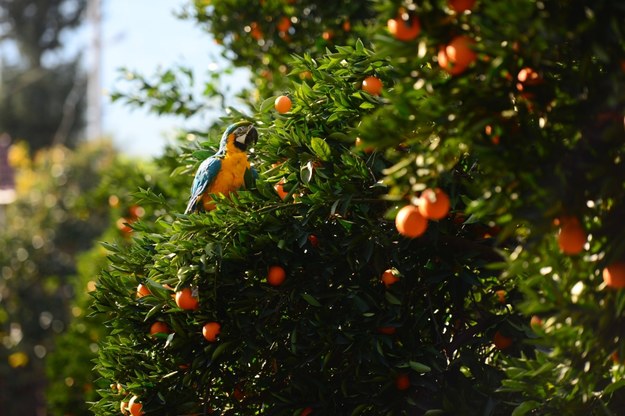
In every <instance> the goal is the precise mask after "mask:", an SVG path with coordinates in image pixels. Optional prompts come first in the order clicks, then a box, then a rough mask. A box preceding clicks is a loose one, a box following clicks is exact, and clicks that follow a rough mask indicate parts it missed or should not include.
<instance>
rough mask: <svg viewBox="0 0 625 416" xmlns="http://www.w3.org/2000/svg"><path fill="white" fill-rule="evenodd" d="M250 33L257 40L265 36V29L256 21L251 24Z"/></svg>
mask: <svg viewBox="0 0 625 416" xmlns="http://www.w3.org/2000/svg"><path fill="white" fill-rule="evenodd" d="M250 34H251V35H252V37H253V38H254V39H255V40H257V41H258V40H261V39H262V38H263V31H262V29H261V28H260V27H259V26H258V23H256V22H252V23H251V24H250Z"/></svg>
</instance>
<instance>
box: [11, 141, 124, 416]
mask: <svg viewBox="0 0 625 416" xmlns="http://www.w3.org/2000/svg"><path fill="white" fill-rule="evenodd" d="M115 158H116V153H115V152H114V150H113V149H112V147H111V146H110V144H106V143H100V142H94V143H88V144H84V145H82V146H80V147H79V148H78V149H77V150H76V151H72V150H68V149H67V148H65V147H62V146H55V147H51V148H49V149H47V150H40V151H39V152H38V153H37V155H36V156H35V157H34V158H31V156H30V155H29V153H28V151H27V145H26V144H25V143H18V144H14V145H13V146H12V148H11V150H10V154H9V160H10V163H11V164H12V165H13V166H14V168H15V172H16V193H17V199H16V200H15V201H14V202H13V203H12V204H10V205H7V206H4V207H2V209H3V216H2V218H3V220H2V221H3V224H2V226H1V227H0V247H1V249H2V250H1V251H2V254H1V255H0V264H2V274H1V275H0V299H1V302H0V337H1V339H2V344H1V345H0V383H1V388H0V406H1V408H2V409H3V414H4V413H6V414H8V415H19V414H24V415H27V414H28V415H34V414H40V413H41V412H42V411H45V409H46V401H45V395H44V391H45V388H46V373H45V368H44V360H45V358H46V357H47V355H48V353H49V352H50V351H52V350H53V349H54V346H55V342H54V337H55V336H56V335H58V334H60V333H62V332H63V331H65V330H66V328H67V325H68V323H69V321H70V319H71V316H72V314H73V315H81V314H82V313H83V312H80V311H78V310H77V309H71V310H70V308H69V303H70V301H71V300H72V299H73V297H74V295H75V293H77V291H84V290H85V287H81V288H78V287H76V288H75V287H74V279H75V278H74V276H75V275H76V274H77V268H76V260H77V256H78V254H79V253H81V252H84V251H85V250H88V249H89V248H90V247H91V246H92V245H93V244H94V241H95V239H96V238H97V237H98V236H99V235H100V234H101V233H102V231H103V230H104V228H105V227H106V225H107V224H108V220H109V218H108V215H109V214H108V202H107V199H106V198H104V197H102V198H100V197H98V195H97V194H96V193H95V192H94V189H97V186H98V184H99V183H100V180H101V178H102V175H103V174H104V173H105V172H107V171H108V170H109V169H110V167H111V165H112V164H113V161H114V160H115ZM78 293H80V292H78ZM78 312H80V313H78ZM94 341H95V340H94ZM85 365H87V366H90V365H89V364H88V363H85ZM60 381H61V382H63V383H67V384H68V386H69V385H71V384H72V381H71V380H69V379H67V378H65V377H64V378H62V379H61V380H60ZM80 388H86V386H84V385H82V386H80Z"/></svg>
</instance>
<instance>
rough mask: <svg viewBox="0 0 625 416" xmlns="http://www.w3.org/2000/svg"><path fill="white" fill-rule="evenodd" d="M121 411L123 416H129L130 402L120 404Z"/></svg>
mask: <svg viewBox="0 0 625 416" xmlns="http://www.w3.org/2000/svg"><path fill="white" fill-rule="evenodd" d="M119 410H120V411H121V412H122V415H127V414H128V402H121V403H119Z"/></svg>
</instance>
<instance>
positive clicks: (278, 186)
mask: <svg viewBox="0 0 625 416" xmlns="http://www.w3.org/2000/svg"><path fill="white" fill-rule="evenodd" d="M285 183H286V181H285V180H284V178H282V179H280V182H278V183H277V184H275V185H274V186H273V189H275V190H276V192H277V193H278V196H279V197H280V199H282V200H284V198H286V197H287V196H288V195H289V193H288V192H287V191H285V190H284V184H285Z"/></svg>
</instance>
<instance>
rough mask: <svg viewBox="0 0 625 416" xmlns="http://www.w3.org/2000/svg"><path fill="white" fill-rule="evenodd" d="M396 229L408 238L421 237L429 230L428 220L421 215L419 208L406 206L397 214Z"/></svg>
mask: <svg viewBox="0 0 625 416" xmlns="http://www.w3.org/2000/svg"><path fill="white" fill-rule="evenodd" d="M395 228H397V231H398V232H399V233H400V234H401V235H403V236H405V237H408V238H416V237H420V236H421V235H423V233H425V230H426V229H427V228H428V220H427V219H426V218H425V217H424V216H423V215H421V213H420V212H419V208H417V207H416V206H414V205H406V206H405V207H403V208H402V209H400V210H399V211H398V212H397V216H396V217H395Z"/></svg>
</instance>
